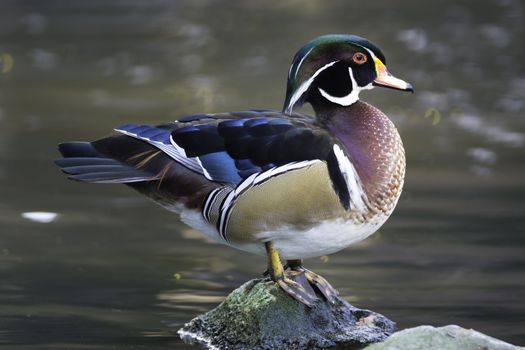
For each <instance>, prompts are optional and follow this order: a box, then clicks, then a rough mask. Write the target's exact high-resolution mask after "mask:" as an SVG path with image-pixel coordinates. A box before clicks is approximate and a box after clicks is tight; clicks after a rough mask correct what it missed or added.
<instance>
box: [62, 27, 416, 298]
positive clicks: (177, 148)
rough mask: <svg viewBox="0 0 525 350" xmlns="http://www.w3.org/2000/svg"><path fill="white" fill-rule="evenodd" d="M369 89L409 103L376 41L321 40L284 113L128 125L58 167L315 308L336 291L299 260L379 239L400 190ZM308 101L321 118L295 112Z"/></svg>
mask: <svg viewBox="0 0 525 350" xmlns="http://www.w3.org/2000/svg"><path fill="white" fill-rule="evenodd" d="M374 86H383V87H388V88H392V89H397V90H402V91H411V92H413V89H412V86H411V85H410V84H408V83H407V82H405V81H403V80H400V79H397V78H395V77H394V76H392V75H391V74H390V73H389V72H388V71H387V69H386V67H385V56H384V55H383V53H382V52H381V50H380V49H379V48H378V47H377V46H376V45H375V44H373V43H372V42H370V41H368V40H366V39H364V38H361V37H358V36H354V35H325V36H320V37H318V38H315V39H313V40H312V41H310V42H308V43H307V44H306V45H304V46H303V47H302V48H301V49H300V50H299V51H298V52H297V54H296V55H295V57H294V59H293V61H292V65H291V67H290V70H289V72H288V84H287V91H286V99H285V103H284V107H283V109H282V111H276V110H248V111H240V112H230V113H218V114H195V115H189V116H185V117H182V118H180V119H178V120H176V121H174V122H168V123H166V124H161V125H157V126H149V125H135V124H126V125H122V126H120V127H118V128H116V129H115V131H116V132H117V135H114V136H110V137H105V138H102V139H99V140H97V141H93V142H66V143H62V144H60V145H59V150H60V152H61V153H62V155H63V158H61V159H58V160H57V161H56V164H57V165H58V166H59V167H61V168H62V171H63V172H65V173H66V174H69V179H72V180H77V181H83V182H93V183H123V184H126V185H128V186H130V187H132V188H134V189H135V190H138V191H139V192H141V193H143V194H145V195H146V196H148V197H150V198H151V199H153V200H154V201H155V202H157V203H159V204H160V205H162V206H163V207H165V208H167V209H169V210H171V211H173V212H175V213H177V214H179V215H180V218H181V220H182V221H183V222H184V223H186V224H187V225H189V226H191V227H192V228H194V229H196V230H198V231H200V232H202V233H203V234H204V235H206V236H207V237H208V238H211V239H212V240H214V241H217V242H220V243H223V244H226V245H229V246H232V247H234V248H238V249H241V250H244V251H248V252H252V253H256V254H261V255H266V256H267V259H268V270H267V273H268V274H269V275H270V277H271V279H272V280H273V281H275V282H276V283H278V284H279V286H280V287H281V288H282V289H283V290H284V291H285V292H287V293H288V294H289V295H290V296H292V297H293V298H295V299H296V300H298V301H300V302H302V303H304V304H306V305H308V306H311V305H313V304H314V303H315V302H316V300H318V299H319V298H318V295H319V297H321V298H322V297H324V298H325V299H327V300H328V301H330V302H334V301H335V297H336V296H337V291H336V290H335V289H334V288H333V287H332V286H330V284H329V283H328V282H327V281H326V280H325V279H324V278H323V277H321V276H320V275H318V274H315V273H314V272H312V271H309V270H306V269H305V268H303V267H302V259H303V258H308V257H316V256H322V255H326V254H330V253H334V252H337V251H339V250H341V249H343V248H345V247H347V246H349V245H351V244H353V243H356V242H358V241H361V240H363V239H365V238H366V237H368V236H369V235H371V234H372V233H374V232H375V231H376V230H377V229H378V228H379V227H380V226H381V225H382V224H383V223H384V222H385V221H386V220H387V218H388V217H389V216H390V214H391V213H392V211H393V209H394V207H395V205H396V203H397V201H398V199H399V196H400V194H401V190H402V186H403V179H404V174H405V155H404V149H403V144H402V142H401V139H400V137H399V134H398V132H397V130H396V128H395V126H394V125H393V124H392V122H391V121H390V120H389V118H388V117H387V116H386V115H385V114H383V113H382V112H381V111H380V110H379V109H377V108H375V107H373V106H371V105H369V104H367V103H365V102H361V101H360V100H359V93H360V92H361V91H362V90H369V89H372V88H373V87H374ZM307 102H308V103H310V104H311V105H312V107H313V109H314V111H315V116H310V115H306V114H301V113H297V112H295V111H294V110H295V109H296V108H298V107H300V106H301V105H303V104H304V103H307ZM281 258H282V259H284V260H286V261H287V264H286V265H285V266H284V267H283V265H282V263H281V260H280V259H281ZM316 293H319V294H316Z"/></svg>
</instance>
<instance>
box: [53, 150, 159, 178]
mask: <svg viewBox="0 0 525 350" xmlns="http://www.w3.org/2000/svg"><path fill="white" fill-rule="evenodd" d="M58 150H59V151H60V153H62V155H63V156H64V158H62V159H57V160H56V161H55V164H56V165H58V166H59V167H60V168H61V170H62V171H63V172H64V173H66V174H68V175H70V176H68V178H69V179H71V180H76V181H83V182H95V183H131V182H139V181H151V180H153V179H154V178H155V175H154V174H152V173H150V172H148V171H145V170H141V169H137V168H135V167H133V166H130V165H128V164H125V163H122V162H120V161H118V160H116V159H111V158H107V157H105V156H104V155H103V154H101V153H100V152H98V151H97V150H96V149H95V148H94V147H93V145H92V144H91V143H90V142H65V143H62V144H60V145H59V146H58Z"/></svg>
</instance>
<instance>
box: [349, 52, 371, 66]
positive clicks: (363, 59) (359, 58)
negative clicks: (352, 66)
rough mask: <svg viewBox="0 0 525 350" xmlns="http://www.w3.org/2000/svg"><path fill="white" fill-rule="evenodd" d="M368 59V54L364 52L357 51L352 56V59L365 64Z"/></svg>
mask: <svg viewBox="0 0 525 350" xmlns="http://www.w3.org/2000/svg"><path fill="white" fill-rule="evenodd" d="M366 60H367V58H366V55H365V54H364V53H362V52H356V53H354V55H353V56H352V61H354V62H355V63H357V64H363V63H365V62H366Z"/></svg>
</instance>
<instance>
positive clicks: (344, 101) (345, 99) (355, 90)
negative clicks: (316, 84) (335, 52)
mask: <svg viewBox="0 0 525 350" xmlns="http://www.w3.org/2000/svg"><path fill="white" fill-rule="evenodd" d="M348 74H349V75H350V81H351V82H352V91H350V93H349V94H348V95H346V96H342V97H337V96H332V95H330V94H329V93H328V92H326V91H324V90H323V89H321V88H318V89H319V92H320V93H321V95H322V96H323V97H324V98H326V99H327V100H328V101H330V102H333V103H336V104H338V105H340V106H350V105H351V104H354V103H356V102H357V101H358V100H359V93H360V92H361V91H362V90H370V89H373V88H374V86H373V85H372V83H370V84H368V85H366V86H363V87H361V86H359V85H357V82H356V81H355V78H354V72H353V71H352V68H351V67H348Z"/></svg>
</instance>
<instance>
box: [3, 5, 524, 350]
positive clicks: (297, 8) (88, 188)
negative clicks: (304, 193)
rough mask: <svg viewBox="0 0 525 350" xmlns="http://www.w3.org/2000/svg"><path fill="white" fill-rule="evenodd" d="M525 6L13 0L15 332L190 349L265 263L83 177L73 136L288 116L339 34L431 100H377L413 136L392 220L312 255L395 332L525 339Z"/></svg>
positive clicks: (9, 194) (18, 345)
mask: <svg viewBox="0 0 525 350" xmlns="http://www.w3.org/2000/svg"><path fill="white" fill-rule="evenodd" d="M524 6H525V4H524V3H523V2H522V1H519V0H490V1H483V2H476V3H473V2H472V1H463V0H445V1H439V2H420V1H415V0H400V1H396V2H395V4H394V3H393V2H391V1H386V0H382V1H374V2H364V1H359V2H357V1H346V0H339V1H321V0H314V1H308V2H306V1H299V0H281V1H250V2H247V1H214V0H195V1H194V0H192V1H189V0H187V1H184V0H179V1H166V0H150V1H146V0H126V1H105V0H94V1H58V0H47V1H25V0H11V1H9V0H0V346H1V345H5V346H6V347H8V348H10V349H22V348H23V349H36V348H39V349H44V348H49V349H62V348H64V349H66V348H79V347H86V348H97V349H131V348H133V349H162V348H165V349H167V348H185V347H186V346H185V345H183V344H182V343H181V341H180V340H179V338H178V336H177V335H176V333H175V331H176V330H177V329H178V328H179V327H180V326H181V325H182V324H183V323H184V322H187V321H189V320H190V319H191V318H192V317H194V316H196V315H197V314H199V313H202V312H205V311H206V310H209V309H211V308H213V307H214V306H216V305H217V304H218V303H219V302H220V301H221V300H222V299H223V298H224V297H225V296H226V295H227V294H228V293H229V292H230V291H231V290H233V289H234V288H236V287H237V286H239V285H240V284H242V283H243V282H245V281H247V280H249V279H251V278H254V277H257V276H258V275H260V273H262V271H263V269H264V267H265V262H264V259H263V258H260V257H255V256H252V255H249V254H246V253H243V252H240V251H235V250H233V249H231V248H228V247H225V246H220V245H217V244H213V243H210V242H208V241H206V240H204V239H203V238H202V236H201V235H200V234H199V233H197V232H195V231H193V230H191V229H189V228H188V227H186V226H184V225H183V224H181V223H180V222H179V221H178V219H177V217H176V216H174V215H173V214H171V213H169V212H167V211H165V210H163V209H161V208H160V207H157V206H156V205H154V204H153V203H151V202H150V201H148V200H147V199H146V198H144V197H142V196H139V195H138V194H136V193H134V192H133V191H131V190H129V189H127V188H126V187H125V186H112V185H90V184H79V183H74V182H71V181H67V180H66V179H65V177H64V176H63V175H62V174H61V173H60V171H59V170H58V169H57V168H55V167H54V165H53V164H52V160H53V159H55V158H56V157H58V153H57V151H56V145H57V143H59V142H61V141H66V140H92V139H96V138H99V137H102V136H105V135H107V134H109V133H110V132H111V130H112V128H113V127H115V126H118V125H120V124H123V123H126V122H132V123H158V122H162V121H167V120H174V119H176V118H177V117H178V116H181V115H184V114H190V113H198V112H221V111H234V110H239V109H248V108H276V109H280V108H281V107H282V103H283V100H284V93H285V82H286V74H287V71H288V66H289V64H290V62H291V59H292V57H293V55H294V54H295V52H296V50H297V49H298V48H299V47H300V46H302V45H303V44H304V43H305V42H306V41H308V40H310V39H311V38H313V37H315V36H318V35H321V34H327V33H353V34H357V35H361V36H364V37H366V38H368V39H370V40H371V41H374V42H375V43H377V44H378V45H379V46H380V47H381V48H382V50H383V52H384V53H385V55H386V56H387V66H388V67H389V69H390V71H391V72H392V73H393V74H395V75H396V76H398V77H400V78H402V79H405V80H407V81H409V82H411V83H412V84H413V85H414V87H415V89H416V93H415V94H414V95H410V94H403V93H399V92H396V91H391V90H387V89H379V88H378V89H375V90H373V91H371V92H364V93H363V94H362V95H361V98H362V99H363V100H366V101H368V102H370V103H372V104H373V105H375V106H377V107H379V108H380V109H381V110H383V111H384V112H386V113H387V114H388V115H389V116H390V117H391V118H392V120H393V121H394V122H395V124H396V125H397V126H398V128H399V130H400V133H401V135H402V138H403V140H404V143H405V148H406V152H407V160H408V168H407V178H406V181H405V190H404V193H403V195H402V197H401V200H400V202H399V204H398V207H397V209H396V211H395V212H394V215H393V216H392V218H391V219H390V220H389V221H388V222H387V224H386V225H385V226H383V227H382V228H381V230H380V232H378V233H377V234H375V235H374V236H372V237H370V238H369V239H367V240H366V241H364V242H362V243H361V244H359V245H356V246H353V247H350V248H347V249H345V250H344V251H342V252H339V253H337V254H334V255H331V256H329V257H323V258H320V259H309V260H307V261H306V265H307V267H308V268H310V269H312V270H314V271H317V272H319V273H321V274H322V275H324V276H325V277H326V278H327V279H328V280H329V281H331V283H332V284H333V285H334V286H335V287H336V288H338V289H339V291H340V293H341V294H342V295H343V296H344V297H345V298H346V299H347V300H348V301H350V302H351V303H353V304H355V305H356V306H358V307H362V308H369V309H373V310H375V311H377V312H380V313H383V314H384V315H386V316H388V317H389V318H391V319H392V320H394V321H396V322H397V324H398V327H399V328H405V327H411V326H416V325H420V324H431V325H435V326H440V325H446V324H459V325H461V326H463V327H466V328H475V329H477V330H479V331H482V332H485V333H488V334H489V335H492V336H495V337H498V338H501V339H503V340H505V341H508V342H512V343H515V344H521V345H524V344H525V333H524V331H523V329H524V326H525V323H524V320H525V318H524V315H525V232H524V231H525V225H524V224H525V220H524V216H525V200H524V196H525V184H524V170H525V162H524V160H525V150H524V146H525V122H524V117H525V116H524V114H525V72H524V62H525V52H524V50H525V46H524V45H523V38H524V37H525V24H524V23H525V9H524ZM306 111H308V108H307V109H306ZM35 212H37V213H35ZM38 212H44V213H40V214H39V213H38Z"/></svg>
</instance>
